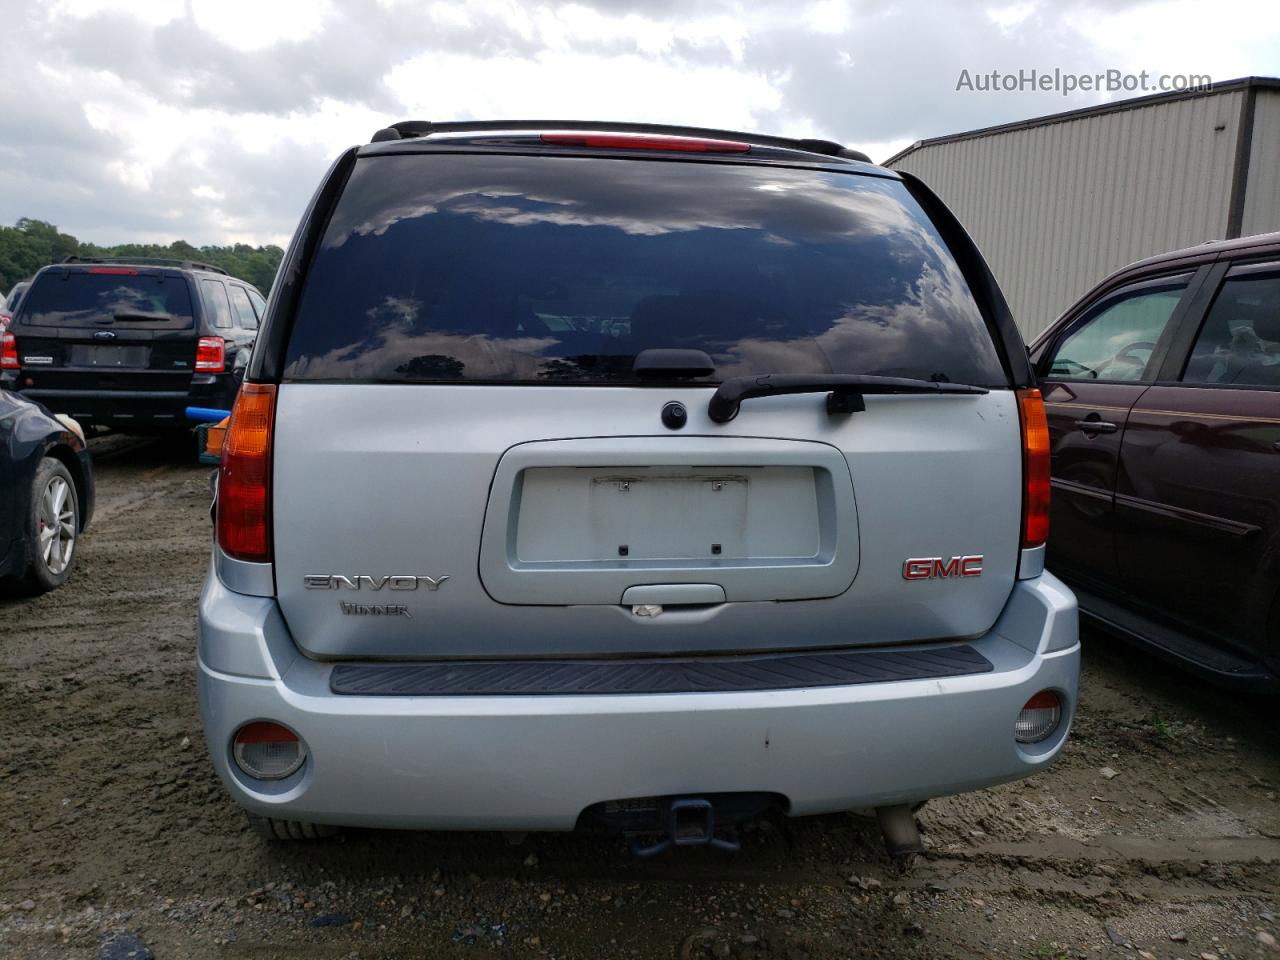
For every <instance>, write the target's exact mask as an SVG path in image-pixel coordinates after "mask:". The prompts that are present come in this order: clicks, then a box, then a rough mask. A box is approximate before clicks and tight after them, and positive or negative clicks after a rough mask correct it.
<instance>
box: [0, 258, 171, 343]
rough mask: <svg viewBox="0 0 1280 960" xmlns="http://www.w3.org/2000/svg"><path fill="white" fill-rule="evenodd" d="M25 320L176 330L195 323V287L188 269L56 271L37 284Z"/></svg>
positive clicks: (26, 305)
mask: <svg viewBox="0 0 1280 960" xmlns="http://www.w3.org/2000/svg"><path fill="white" fill-rule="evenodd" d="M18 321H19V322H21V323H26V324H31V325H33V326H40V327H99V326H101V327H108V326H109V327H117V328H122V327H123V328H145V329H148V330H175V329H183V328H185V327H189V326H191V322H192V321H191V292H190V290H189V289H188V288H187V281H186V278H185V277H183V276H182V274H178V273H175V274H171V275H170V274H160V273H150V274H144V273H139V274H134V275H129V274H111V273H89V272H88V271H84V270H68V271H66V272H65V273H64V272H62V271H60V270H52V271H50V272H48V273H42V274H41V275H40V276H39V277H37V278H36V279H35V281H34V282H33V283H32V285H31V288H30V289H29V290H28V291H27V296H26V298H25V299H24V301H23V303H22V309H21V315H20V317H19V318H18Z"/></svg>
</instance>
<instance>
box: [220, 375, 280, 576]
mask: <svg viewBox="0 0 1280 960" xmlns="http://www.w3.org/2000/svg"><path fill="white" fill-rule="evenodd" d="M275 409H276V388H275V384H271V383H246V384H244V385H242V386H241V387H240V393H239V394H238V395H237V396H236V403H235V406H234V407H233V408H232V410H231V422H230V424H228V425H227V433H226V436H225V437H224V438H223V440H222V465H221V466H220V467H219V470H218V545H219V546H220V547H221V548H222V549H223V551H224V552H226V553H227V554H228V555H229V556H232V557H235V558H236V559H237V560H248V561H251V562H254V563H270V562H271V427H272V422H273V421H274V419H275Z"/></svg>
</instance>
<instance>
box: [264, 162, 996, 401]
mask: <svg viewBox="0 0 1280 960" xmlns="http://www.w3.org/2000/svg"><path fill="white" fill-rule="evenodd" d="M651 347H680V348H693V349H699V350H704V351H705V352H706V353H708V354H709V355H710V356H711V358H712V359H713V360H714V362H715V364H716V374H715V376H714V377H712V378H710V379H713V380H721V379H727V378H728V377H733V376H741V375H746V374H756V373H864V374H882V375H891V376H908V377H920V378H924V379H935V380H948V381H952V382H957V383H977V384H984V385H1004V384H1006V383H1007V381H1006V379H1005V377H1004V374H1003V372H1002V370H1001V366H1000V362H999V359H998V356H997V354H996V350H995V347H994V345H993V343H992V340H991V337H990V334H989V333H988V331H987V328H986V325H985V324H984V322H983V319H982V316H981V314H980V313H979V310H978V308H977V305H976V304H975V303H974V300H973V297H972V295H971V293H970V291H969V288H968V285H967V284H966V282H965V280H964V278H963V276H962V275H961V272H960V270H959V268H958V267H957V266H956V263H955V261H954V260H953V258H952V257H951V254H950V253H949V251H948V250H947V248H946V246H945V244H944V243H943V241H942V239H941V237H940V236H939V235H938V233H937V231H936V230H935V229H934V227H933V225H932V224H931V223H930V222H929V220H928V218H927V216H926V215H925V214H924V213H923V211H921V209H920V208H919V206H918V205H917V204H916V203H915V201H914V200H913V199H912V198H911V196H910V195H909V194H908V193H907V191H906V189H905V188H904V187H903V185H902V184H901V183H900V182H898V181H896V180H888V179H884V178H878V177H867V176H856V175H851V174H845V173H836V172H822V171H813V170H799V169H793V168H784V167H764V166H750V165H736V164H724V163H685V162H662V161H653V160H615V159H597V158H584V157H577V158H567V157H517V156H476V155H471V156H449V155H418V156H407V155H400V156H394V155H393V156H383V157H366V158H363V159H361V160H360V161H359V162H358V163H357V165H356V169H355V170H354V172H353V173H352V176H351V179H350V181H349V183H348V185H347V187H346V189H345V191H344V193H343V196H342V198H341V200H340V201H339V203H338V206H337V209H336V210H335V211H334V215H333V217H332V219H331V221H330V223H329V225H328V229H327V230H326V233H325V236H324V239H323V241H322V243H321V245H320V248H319V250H318V252H317V254H316V257H315V260H314V262H313V265H312V268H311V270H310V272H309V276H308V278H307V281H306V284H305V287H304V290H303V294H302V298H301V300H300V303H299V307H298V315H297V317H296V320H295V324H294V329H293V333H292V336H291V341H290V343H289V347H288V351H287V356H286V369H285V376H286V377H287V378H289V379H321V380H335V379H336V380H391V381H421V382H429V381H458V380H471V381H485V382H495V381H496V382H524V383H604V382H628V381H633V380H634V376H633V374H632V373H631V366H632V361H633V360H634V358H635V356H636V354H637V353H638V352H639V351H641V350H644V349H647V348H651Z"/></svg>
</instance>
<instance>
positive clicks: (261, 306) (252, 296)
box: [249, 290, 267, 320]
mask: <svg viewBox="0 0 1280 960" xmlns="http://www.w3.org/2000/svg"><path fill="white" fill-rule="evenodd" d="M249 301H250V302H251V303H252V304H253V311H254V313H256V314H257V315H258V319H259V320H261V319H262V315H263V314H264V313H266V312H267V301H265V300H263V299H262V297H260V296H258V291H257V290H250V291H249Z"/></svg>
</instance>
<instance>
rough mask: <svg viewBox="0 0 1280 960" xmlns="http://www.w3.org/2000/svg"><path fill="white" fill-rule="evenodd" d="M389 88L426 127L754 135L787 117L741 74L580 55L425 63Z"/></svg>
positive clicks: (401, 72) (775, 98) (763, 81)
mask: <svg viewBox="0 0 1280 960" xmlns="http://www.w3.org/2000/svg"><path fill="white" fill-rule="evenodd" d="M387 85H388V86H389V87H390V88H391V89H392V90H393V91H394V92H395V93H396V94H397V96H398V97H399V98H400V100H401V102H402V103H404V104H405V106H406V108H407V109H408V111H409V113H410V114H412V115H413V116H415V117H419V118H422V119H436V120H440V119H464V120H468V119H477V118H492V119H511V118H520V117H529V118H534V117H537V118H551V119H562V118H563V119H571V118H592V119H597V118H598V119H608V120H634V121H648V122H669V123H686V124H699V125H702V126H719V127H728V128H735V129H736V128H747V129H750V128H752V127H754V126H755V125H756V122H755V120H756V116H757V115H758V114H760V113H763V112H765V111H768V110H776V109H778V107H779V105H780V103H781V97H780V95H779V92H778V90H777V89H776V88H775V87H774V85H773V83H772V82H771V80H770V78H768V77H766V76H764V75H763V74H761V73H758V72H755V71H751V70H748V69H745V68H740V67H734V66H714V65H712V66H701V65H697V64H688V65H684V66H682V68H681V69H680V70H672V69H670V67H669V66H667V65H666V64H664V63H663V62H662V61H660V60H655V59H652V58H649V57H644V56H641V55H639V54H624V55H616V56H607V55H602V54H595V53H580V52H575V51H572V50H567V51H563V52H547V53H542V54H539V55H538V56H536V57H528V58H525V57H504V58H502V59H499V60H493V61H481V60H477V59H475V58H474V57H467V56H464V55H461V54H424V55H423V56H420V57H415V58H414V59H412V60H410V61H408V62H407V63H403V64H401V65H399V66H397V67H395V68H394V69H393V70H391V72H390V73H389V74H388V76H387Z"/></svg>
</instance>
